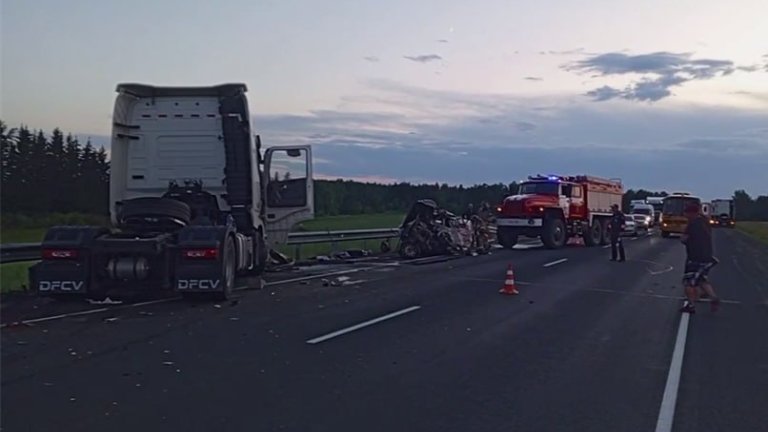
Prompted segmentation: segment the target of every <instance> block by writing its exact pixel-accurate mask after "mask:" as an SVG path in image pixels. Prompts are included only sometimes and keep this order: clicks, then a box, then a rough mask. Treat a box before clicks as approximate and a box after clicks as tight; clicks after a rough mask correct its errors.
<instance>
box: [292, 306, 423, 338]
mask: <svg viewBox="0 0 768 432" xmlns="http://www.w3.org/2000/svg"><path fill="white" fill-rule="evenodd" d="M419 309H421V306H411V307H407V308H405V309H401V310H399V311H396V312H392V313H389V314H386V315H383V316H380V317H378V318H374V319H371V320H368V321H364V322H361V323H360V324H355V325H353V326H350V327H346V328H343V329H341V330H337V331H335V332H331V333H328V334H326V335H323V336H318V337H316V338H314V339H310V340H308V341H307V343H308V344H312V345H314V344H318V343H320V342H325V341H327V340H328V339H333V338H335V337H339V336H341V335H345V334H347V333H351V332H353V331H355V330H360V329H361V328H365V327H368V326H372V325H374V324H377V323H380V322H382V321H386V320H389V319H392V318H396V317H399V316H400V315H405V314H407V313H410V312H413V311H417V310H419Z"/></svg>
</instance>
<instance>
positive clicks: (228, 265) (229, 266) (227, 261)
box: [216, 236, 237, 300]
mask: <svg viewBox="0 0 768 432" xmlns="http://www.w3.org/2000/svg"><path fill="white" fill-rule="evenodd" d="M222 252H223V253H222V255H221V282H222V284H223V287H222V291H220V292H218V293H216V299H217V300H227V299H229V298H230V297H232V293H233V292H234V290H235V273H236V272H237V263H236V262H235V258H236V253H235V242H234V240H232V237H230V236H227V240H226V241H225V242H224V246H222Z"/></svg>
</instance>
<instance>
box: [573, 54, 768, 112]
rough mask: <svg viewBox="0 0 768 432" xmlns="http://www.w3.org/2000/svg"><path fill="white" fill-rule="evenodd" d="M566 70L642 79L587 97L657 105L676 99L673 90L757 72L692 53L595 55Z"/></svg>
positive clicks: (605, 88) (727, 61)
mask: <svg viewBox="0 0 768 432" xmlns="http://www.w3.org/2000/svg"><path fill="white" fill-rule="evenodd" d="M564 68H565V69H566V70H569V71H573V72H577V73H581V74H593V75H594V76H596V77H607V76H622V75H630V76H633V77H634V76H640V78H639V79H638V80H635V81H633V82H631V83H630V84H629V85H627V86H626V87H625V88H623V89H619V88H615V87H611V86H607V85H606V86H602V87H600V88H597V89H594V90H590V91H589V92H587V96H590V97H592V98H593V99H594V100H596V101H605V100H609V99H617V98H621V99H627V100H634V101H650V102H655V101H658V100H661V99H664V98H666V97H669V96H671V95H672V89H673V88H674V87H677V86H681V85H683V84H685V83H687V82H690V81H700V80H709V79H713V78H716V77H722V76H726V75H730V74H732V73H734V72H736V71H737V70H738V71H744V72H754V71H756V70H757V68H753V67H751V66H736V65H735V64H734V63H733V62H732V61H730V60H717V59H694V58H692V55H691V54H690V53H672V52H666V51H661V52H655V53H650V54H639V55H629V54H626V53H622V52H611V53H605V54H599V55H592V56H589V57H587V58H585V59H582V60H578V61H574V62H571V63H569V64H567V65H565V66H564Z"/></svg>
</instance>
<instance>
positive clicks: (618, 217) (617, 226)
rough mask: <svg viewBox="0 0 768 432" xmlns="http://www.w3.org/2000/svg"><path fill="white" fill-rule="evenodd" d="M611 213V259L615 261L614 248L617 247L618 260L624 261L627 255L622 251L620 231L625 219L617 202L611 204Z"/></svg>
mask: <svg viewBox="0 0 768 432" xmlns="http://www.w3.org/2000/svg"><path fill="white" fill-rule="evenodd" d="M611 210H613V215H612V216H611V224H610V230H611V261H616V249H617V248H618V258H619V262H624V261H626V259H627V257H626V255H625V253H624V242H622V241H621V233H622V231H623V230H624V226H625V225H626V219H625V218H624V213H622V212H621V210H619V206H618V204H614V205H612V206H611Z"/></svg>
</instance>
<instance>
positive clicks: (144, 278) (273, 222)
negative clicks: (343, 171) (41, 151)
mask: <svg viewBox="0 0 768 432" xmlns="http://www.w3.org/2000/svg"><path fill="white" fill-rule="evenodd" d="M246 91H247V88H246V86H245V85H244V84H223V85H218V86H211V87H155V86H150V85H143V84H120V85H118V86H117V92H118V96H117V99H116V101H115V107H114V114H113V118H112V119H113V124H112V143H111V173H110V191H109V210H110V214H111V220H112V227H111V228H107V227H93V226H67V227H53V228H51V229H49V230H48V232H47V233H46V235H45V239H44V240H43V243H42V261H41V262H40V263H38V264H36V265H35V266H33V267H32V268H31V269H30V281H32V284H33V285H32V286H33V287H34V289H36V290H37V291H38V293H39V294H42V295H73V294H82V295H86V294H87V295H89V296H92V297H99V296H104V295H107V294H108V293H109V292H113V291H126V290H132V291H133V290H158V289H165V290H175V291H177V292H179V293H181V294H193V293H211V294H213V295H214V296H215V297H219V298H227V297H228V296H229V295H230V294H231V293H232V290H233V288H234V284H235V276H236V274H245V275H247V274H250V275H258V274H260V273H261V272H262V271H263V270H264V268H265V265H266V262H267V255H268V250H269V249H270V248H271V247H273V246H274V245H275V244H277V243H281V242H284V241H285V240H286V239H287V235H288V232H289V231H290V229H291V227H293V226H294V225H295V224H296V223H298V222H300V221H303V220H307V219H311V218H312V217H313V215H314V202H313V199H314V193H313V183H312V150H311V148H310V147H309V146H291V147H272V148H269V149H267V150H266V152H264V155H262V151H261V148H260V147H261V145H260V139H259V137H258V136H254V134H253V131H252V128H251V122H250V114H249V111H248V101H247V99H246V95H245V94H246ZM83 193H87V191H83Z"/></svg>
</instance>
